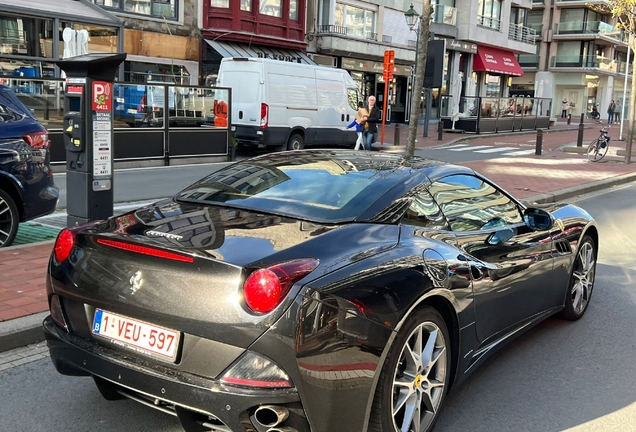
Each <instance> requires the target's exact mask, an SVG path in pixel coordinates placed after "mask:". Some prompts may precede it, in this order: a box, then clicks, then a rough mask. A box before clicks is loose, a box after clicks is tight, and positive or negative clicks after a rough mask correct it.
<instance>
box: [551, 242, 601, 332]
mask: <svg viewBox="0 0 636 432" xmlns="http://www.w3.org/2000/svg"><path fill="white" fill-rule="evenodd" d="M596 257H597V251H596V244H595V243H594V240H592V238H591V237H590V236H588V235H586V236H584V237H583V240H581V244H580V245H579V247H578V249H577V251H576V255H575V256H574V263H573V264H572V272H571V273H570V282H569V283H568V289H567V291H566V293H565V307H564V308H563V310H562V311H561V312H560V314H559V316H560V317H561V318H563V319H565V320H568V321H576V320H579V319H581V317H582V316H583V315H584V314H585V311H587V307H588V306H589V304H590V300H591V299H592V291H593V289H594V279H595V277H596Z"/></svg>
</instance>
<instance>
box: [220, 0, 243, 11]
mask: <svg viewBox="0 0 636 432" xmlns="http://www.w3.org/2000/svg"><path fill="white" fill-rule="evenodd" d="M243 3H245V2H241V9H243ZM249 3H251V1H250V2H249ZM210 6H212V7H216V8H229V7H230V0H210ZM251 8H252V5H251V4H250V9H251ZM244 10H245V9H244Z"/></svg>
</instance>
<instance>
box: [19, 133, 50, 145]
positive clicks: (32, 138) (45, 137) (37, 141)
mask: <svg viewBox="0 0 636 432" xmlns="http://www.w3.org/2000/svg"><path fill="white" fill-rule="evenodd" d="M22 139H23V140H24V142H26V143H27V144H28V145H30V146H31V147H33V148H36V149H47V148H49V145H50V144H51V141H49V133H48V132H32V133H28V134H24V135H22Z"/></svg>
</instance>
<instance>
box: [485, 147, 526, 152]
mask: <svg viewBox="0 0 636 432" xmlns="http://www.w3.org/2000/svg"><path fill="white" fill-rule="evenodd" d="M508 150H517V147H495V148H489V149H486V150H477V151H475V153H497V152H503V151H508Z"/></svg>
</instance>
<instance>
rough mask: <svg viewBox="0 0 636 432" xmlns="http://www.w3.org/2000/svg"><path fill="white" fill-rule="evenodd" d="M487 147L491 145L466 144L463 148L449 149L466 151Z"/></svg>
mask: <svg viewBox="0 0 636 432" xmlns="http://www.w3.org/2000/svg"><path fill="white" fill-rule="evenodd" d="M487 148H492V146H468V147H465V148H456V149H451V150H450V151H466V150H477V149H487Z"/></svg>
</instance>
